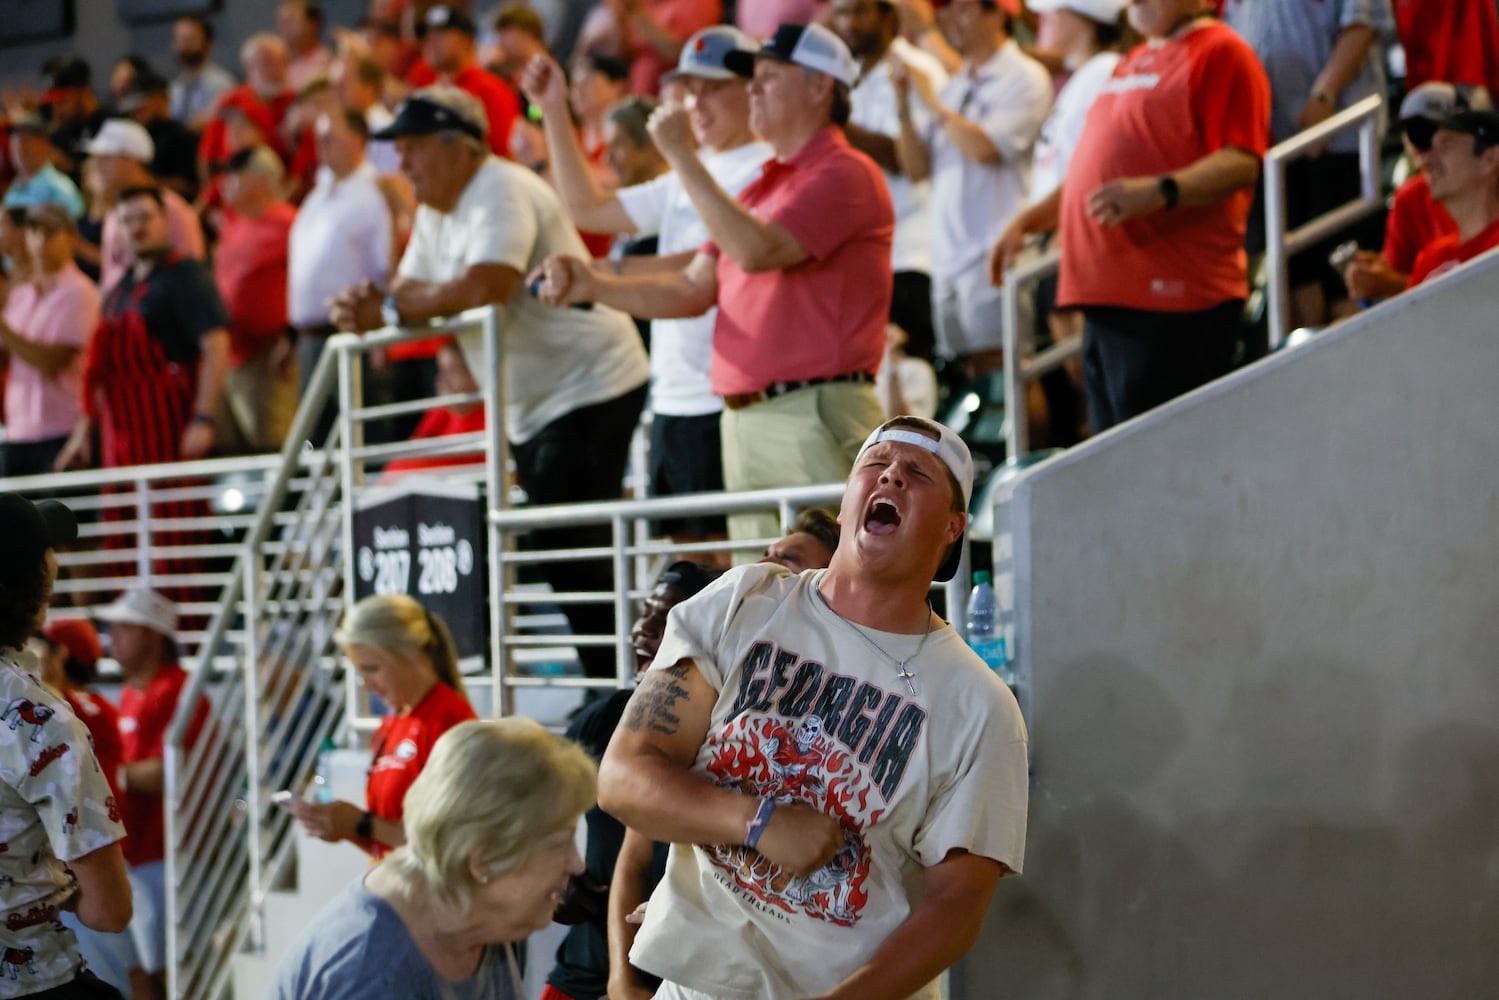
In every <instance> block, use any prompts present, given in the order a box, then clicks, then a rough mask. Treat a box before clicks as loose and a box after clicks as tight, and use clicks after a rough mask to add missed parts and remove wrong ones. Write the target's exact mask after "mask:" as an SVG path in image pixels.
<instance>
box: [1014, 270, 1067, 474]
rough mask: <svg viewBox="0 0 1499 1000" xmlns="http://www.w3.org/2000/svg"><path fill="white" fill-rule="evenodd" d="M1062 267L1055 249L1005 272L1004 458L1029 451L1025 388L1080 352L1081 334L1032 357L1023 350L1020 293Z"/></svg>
mask: <svg viewBox="0 0 1499 1000" xmlns="http://www.w3.org/2000/svg"><path fill="white" fill-rule="evenodd" d="M1061 266H1062V254H1061V251H1058V250H1052V251H1050V252H1048V253H1046V254H1044V255H1042V256H1040V257H1037V258H1035V259H1034V260H1025V261H1019V262H1017V263H1016V265H1015V266H1014V267H1012V268H1009V269H1007V270H1006V271H1005V282H1004V301H1003V305H1002V306H1001V308H1002V309H1003V312H1002V313H1001V314H1000V321H1001V328H1002V329H1003V331H1004V352H1005V359H1004V360H1005V369H1004V372H1005V375H1004V377H1005V457H1006V458H1008V459H1011V460H1015V459H1018V458H1020V456H1022V455H1024V454H1025V453H1026V452H1028V451H1029V450H1030V420H1029V414H1028V412H1027V410H1026V405H1025V401H1026V387H1027V386H1028V385H1030V383H1031V382H1034V381H1035V380H1036V379H1038V378H1040V377H1041V376H1042V375H1045V374H1046V373H1047V372H1049V371H1052V370H1053V369H1056V368H1060V367H1061V366H1062V365H1063V364H1065V363H1066V361H1067V359H1069V358H1072V357H1074V356H1076V355H1077V354H1079V353H1081V351H1082V349H1083V341H1082V338H1081V337H1073V338H1070V339H1068V340H1064V341H1062V342H1061V343H1059V344H1053V345H1052V346H1051V347H1048V348H1047V349H1046V350H1045V351H1043V352H1042V353H1040V354H1038V355H1035V356H1033V357H1030V358H1026V357H1022V356H1021V353H1020V324H1021V314H1020V293H1021V291H1022V290H1023V289H1025V288H1027V287H1030V286H1033V285H1035V284H1037V283H1038V282H1040V281H1042V280H1044V279H1046V278H1049V277H1051V276H1052V275H1053V274H1056V273H1057V271H1058V270H1059V269H1060V268H1061Z"/></svg>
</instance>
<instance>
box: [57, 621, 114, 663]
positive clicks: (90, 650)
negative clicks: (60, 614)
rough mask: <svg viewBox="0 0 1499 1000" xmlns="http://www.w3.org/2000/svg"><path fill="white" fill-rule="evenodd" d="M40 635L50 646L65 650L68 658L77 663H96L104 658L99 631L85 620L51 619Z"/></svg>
mask: <svg viewBox="0 0 1499 1000" xmlns="http://www.w3.org/2000/svg"><path fill="white" fill-rule="evenodd" d="M42 635H44V636H46V637H47V641H48V642H50V643H52V645H54V646H61V647H63V648H64V649H66V650H67V651H68V656H69V657H71V658H72V659H75V660H77V661H78V662H79V663H83V664H93V663H98V662H99V660H100V658H101V657H103V656H104V646H103V644H102V643H100V642H99V630H98V629H96V628H94V623H93V622H91V621H89V620H88V619H87V618H53V619H52V620H51V621H49V622H47V624H46V626H45V627H44V628H43V629H42Z"/></svg>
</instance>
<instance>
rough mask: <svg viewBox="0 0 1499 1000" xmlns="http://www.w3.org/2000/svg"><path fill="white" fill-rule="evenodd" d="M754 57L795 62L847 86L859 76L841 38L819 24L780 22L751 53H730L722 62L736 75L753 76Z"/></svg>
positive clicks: (850, 54)
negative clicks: (781, 23) (774, 31)
mask: <svg viewBox="0 0 1499 1000" xmlns="http://www.w3.org/2000/svg"><path fill="white" fill-rule="evenodd" d="M756 59H778V60H780V61H781V62H789V63H795V64H796V65H798V66H805V67H806V68H807V69H810V70H814V71H816V72H818V73H826V74H827V75H828V76H830V77H832V78H833V79H835V80H838V81H840V82H842V83H846V84H848V85H849V86H850V87H852V86H853V85H854V81H855V80H857V79H859V64H858V62H857V61H855V59H854V54H853V53H852V52H850V51H849V50H848V46H847V45H844V44H843V39H841V38H839V37H838V36H837V35H835V34H833V32H832V31H830V30H829V29H827V28H824V27H823V26H822V25H820V24H783V25H781V26H780V27H779V28H777V29H776V33H775V34H774V35H771V36H770V37H769V38H767V39H766V40H765V44H763V45H761V46H760V48H759V49H758V50H756V51H753V52H730V53H728V54H726V55H725V56H724V60H723V64H724V65H725V66H726V67H728V68H729V69H731V70H733V71H734V72H735V73H738V74H739V75H740V76H754V74H755V60H756Z"/></svg>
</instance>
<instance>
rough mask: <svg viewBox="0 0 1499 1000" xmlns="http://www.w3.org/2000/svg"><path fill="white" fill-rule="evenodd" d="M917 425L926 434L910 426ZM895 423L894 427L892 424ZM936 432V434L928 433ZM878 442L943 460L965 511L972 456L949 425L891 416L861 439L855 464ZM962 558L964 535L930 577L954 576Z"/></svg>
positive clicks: (970, 498) (970, 496)
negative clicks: (913, 448)
mask: <svg viewBox="0 0 1499 1000" xmlns="http://www.w3.org/2000/svg"><path fill="white" fill-rule="evenodd" d="M911 424H918V425H920V427H921V428H922V430H925V431H926V432H927V433H925V434H923V433H922V431H921V430H917V429H916V427H913V426H910V425H911ZM892 425H894V426H892ZM929 435H935V437H932V436H929ZM881 441H897V442H899V443H901V444H913V445H915V446H916V447H918V448H925V449H926V450H927V451H929V452H931V453H932V454H934V455H936V456H937V457H938V458H940V459H942V464H943V465H945V466H947V468H948V471H950V472H951V473H952V474H953V478H954V479H956V480H957V481H958V489H960V490H962V492H963V509H964V510H967V509H968V506H969V504H971V503H972V502H973V455H972V454H971V453H970V452H969V451H968V445H967V443H965V442H964V441H963V439H962V438H961V437H959V436H958V432H957V431H955V430H953V429H952V428H951V427H947V426H945V425H943V424H939V423H937V421H935V420H927V419H926V418H925V417H909V416H906V417H894V418H892V419H890V420H887V421H885V422H884V423H883V424H881V425H880V426H879V427H876V428H875V429H874V432H873V433H872V434H870V435H869V437H867V438H865V439H864V444H863V445H861V446H860V447H859V454H858V455H857V456H856V457H855V458H854V465H855V466H857V465H858V464H859V459H861V458H863V457H864V453H865V452H866V451H868V450H869V449H870V448H873V447H874V446H875V445H877V444H879V443H880V442H881ZM962 557H963V536H962V535H959V536H958V540H957V541H956V542H954V543H953V544H952V545H950V546H949V547H948V550H947V554H946V555H945V556H943V558H942V563H941V564H940V565H939V566H938V567H937V575H936V576H935V577H933V579H934V580H936V581H937V582H938V583H945V582H947V581H948V580H951V579H952V578H953V574H955V573H956V572H957V571H958V563H959V562H960V561H961V560H962Z"/></svg>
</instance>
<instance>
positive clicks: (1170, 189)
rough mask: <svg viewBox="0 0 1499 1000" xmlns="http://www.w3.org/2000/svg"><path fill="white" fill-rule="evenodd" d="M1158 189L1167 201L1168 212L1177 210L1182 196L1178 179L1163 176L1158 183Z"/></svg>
mask: <svg viewBox="0 0 1499 1000" xmlns="http://www.w3.org/2000/svg"><path fill="white" fill-rule="evenodd" d="M1156 187H1157V188H1159V189H1160V191H1161V197H1162V198H1164V199H1166V211H1168V212H1169V211H1171V210H1172V209H1173V208H1175V207H1176V203H1177V202H1179V201H1180V200H1181V196H1182V189H1181V186H1180V185H1179V184H1177V183H1176V178H1175V177H1172V176H1171V175H1170V174H1163V175H1162V176H1161V179H1160V180H1158V181H1156Z"/></svg>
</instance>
